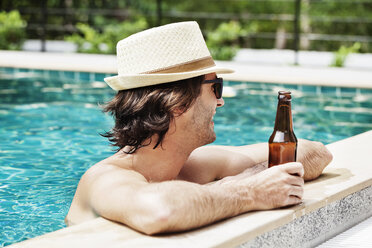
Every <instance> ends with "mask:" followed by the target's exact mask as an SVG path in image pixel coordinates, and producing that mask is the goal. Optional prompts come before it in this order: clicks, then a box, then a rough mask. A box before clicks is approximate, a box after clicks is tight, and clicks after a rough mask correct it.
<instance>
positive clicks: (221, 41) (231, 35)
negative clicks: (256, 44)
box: [207, 21, 246, 60]
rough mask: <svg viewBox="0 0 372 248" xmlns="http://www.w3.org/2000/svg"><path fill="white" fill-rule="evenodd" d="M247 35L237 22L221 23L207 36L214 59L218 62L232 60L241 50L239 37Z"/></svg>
mask: <svg viewBox="0 0 372 248" xmlns="http://www.w3.org/2000/svg"><path fill="white" fill-rule="evenodd" d="M245 33H246V32H245V31H244V30H243V29H242V27H241V25H240V24H239V23H238V22H236V21H230V22H224V23H221V24H220V25H219V26H218V27H217V29H216V30H214V31H211V32H209V33H208V36H207V46H208V48H209V51H210V52H211V54H212V57H213V58H214V59H217V60H231V59H232V58H233V57H234V56H235V55H236V53H237V52H238V50H239V46H238V39H239V37H240V36H243V35H245Z"/></svg>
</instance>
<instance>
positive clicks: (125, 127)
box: [101, 76, 204, 154]
mask: <svg viewBox="0 0 372 248" xmlns="http://www.w3.org/2000/svg"><path fill="white" fill-rule="evenodd" d="M203 80H204V76H199V77H194V78H189V79H184V80H179V81H176V82H172V83H166V84H160V85H155V86H148V87H143V88H136V89H130V90H121V91H119V92H118V93H117V94H116V96H115V97H114V98H113V99H112V100H111V101H110V102H108V103H107V104H106V105H105V106H104V107H103V111H104V112H109V113H110V114H111V115H112V116H113V117H114V120H115V126H114V127H113V128H112V130H111V131H109V132H105V133H104V134H101V135H102V136H104V137H106V138H108V139H109V141H110V142H111V143H112V144H111V145H112V146H118V149H117V151H119V150H120V149H122V148H123V147H125V146H129V147H130V150H129V151H125V153H128V154H131V153H134V152H135V151H136V150H137V149H139V148H141V147H143V146H147V145H149V144H143V142H144V141H145V140H147V139H149V138H151V137H152V136H153V135H155V134H156V135H157V137H158V140H157V142H156V145H155V146H154V149H155V148H156V147H157V146H158V145H159V144H161V142H162V141H163V139H164V136H165V134H166V133H167V131H168V129H169V124H170V122H171V121H172V120H173V118H174V117H175V116H174V110H176V109H177V110H180V111H181V113H180V114H182V113H184V112H186V111H187V110H188V109H189V108H190V107H191V106H192V105H193V104H194V102H195V100H196V98H197V97H198V96H199V95H200V92H201V83H202V82H203ZM150 143H151V140H150Z"/></svg>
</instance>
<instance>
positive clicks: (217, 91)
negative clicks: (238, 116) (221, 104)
mask: <svg viewBox="0 0 372 248" xmlns="http://www.w3.org/2000/svg"><path fill="white" fill-rule="evenodd" d="M222 88H223V86H222V82H219V83H215V84H214V94H216V98H217V99H220V98H221V97H222Z"/></svg>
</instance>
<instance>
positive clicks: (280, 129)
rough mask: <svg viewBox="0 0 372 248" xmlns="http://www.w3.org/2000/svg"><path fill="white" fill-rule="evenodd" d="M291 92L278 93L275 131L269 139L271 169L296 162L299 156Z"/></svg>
mask: <svg viewBox="0 0 372 248" xmlns="http://www.w3.org/2000/svg"><path fill="white" fill-rule="evenodd" d="M291 99H292V97H291V92H290V91H279V92H278V108H277V111H276V118H275V126H274V131H273V133H272V134H271V136H270V139H269V167H272V166H274V165H278V164H284V163H288V162H295V161H296V156H297V138H296V135H295V134H294V132H293V125H292V110H291Z"/></svg>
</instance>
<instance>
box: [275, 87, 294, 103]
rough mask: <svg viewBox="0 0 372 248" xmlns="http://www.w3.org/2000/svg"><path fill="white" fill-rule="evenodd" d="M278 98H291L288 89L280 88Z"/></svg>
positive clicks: (288, 99)
mask: <svg viewBox="0 0 372 248" xmlns="http://www.w3.org/2000/svg"><path fill="white" fill-rule="evenodd" d="M278 99H279V100H287V101H290V100H291V99H292V96H291V92H290V91H284V90H281V91H279V92H278Z"/></svg>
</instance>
